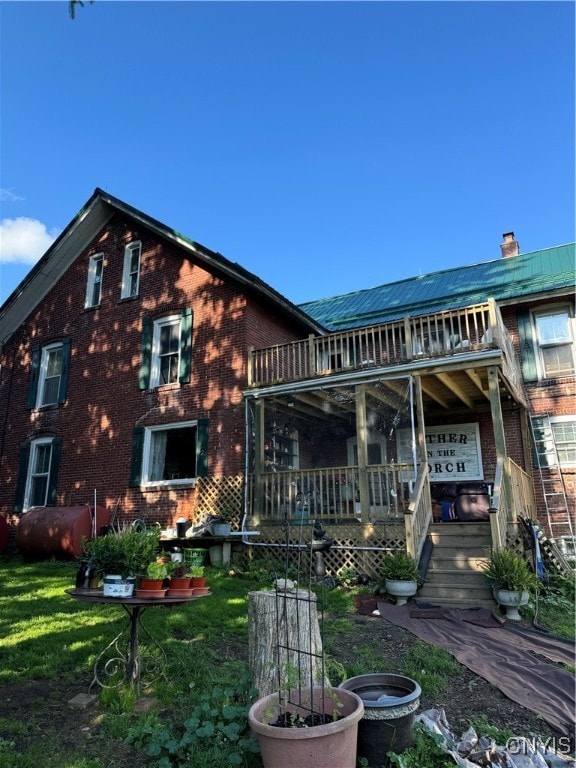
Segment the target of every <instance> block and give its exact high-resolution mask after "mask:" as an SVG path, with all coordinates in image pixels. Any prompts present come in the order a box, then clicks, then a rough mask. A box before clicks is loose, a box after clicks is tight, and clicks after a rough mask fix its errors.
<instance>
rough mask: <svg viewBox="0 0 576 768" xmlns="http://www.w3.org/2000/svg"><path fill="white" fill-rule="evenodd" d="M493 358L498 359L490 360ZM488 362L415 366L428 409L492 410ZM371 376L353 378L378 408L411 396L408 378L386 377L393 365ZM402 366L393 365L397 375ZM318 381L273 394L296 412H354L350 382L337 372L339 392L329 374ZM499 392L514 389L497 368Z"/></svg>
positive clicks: (509, 392) (330, 416)
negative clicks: (408, 390)
mask: <svg viewBox="0 0 576 768" xmlns="http://www.w3.org/2000/svg"><path fill="white" fill-rule="evenodd" d="M490 362H492V363H493V362H494V361H490ZM488 370H489V366H488V365H479V364H478V360H475V364H473V365H471V364H470V363H469V364H468V365H467V364H466V362H465V361H459V362H458V364H456V365H454V363H452V365H450V366H446V365H442V364H440V363H438V362H436V363H435V364H431V365H428V366H425V367H419V368H418V370H417V371H414V370H413V371H412V374H413V375H417V376H418V377H419V378H420V381H421V384H422V398H423V404H424V409H425V411H428V412H430V411H437V410H438V409H441V410H442V411H447V412H448V411H450V412H453V411H456V412H464V413H466V412H474V411H479V410H480V411H482V410H487V411H488V410H490V395H489V385H488ZM372 374H373V378H372V380H371V381H366V382H361V381H358V380H355V381H354V382H352V381H350V382H349V383H350V384H351V385H352V384H355V385H358V384H361V383H362V384H363V386H364V388H365V392H366V397H367V403H368V406H369V407H372V408H374V409H375V410H378V409H381V408H382V406H384V407H386V406H388V407H390V408H393V409H394V408H396V407H397V405H398V400H399V397H400V398H405V397H406V396H407V390H406V383H405V381H406V379H401V378H386V376H387V375H389V374H390V372H389V371H385V369H383V370H382V377H381V378H379V377H378V380H375V378H376V377H377V372H376V370H373V371H372ZM397 374H398V371H397V370H396V371H395V375H396V376H397ZM316 383H317V386H316V388H314V389H310V388H309V385H310V381H309V380H308V381H307V382H306V384H307V385H308V386H307V387H306V390H305V391H298V385H297V384H296V385H294V386H293V387H292V388H291V389H290V392H289V393H287V392H286V390H285V389H284V388H282V390H281V392H279V393H278V394H277V395H272V399H273V401H274V404H275V406H276V407H277V408H279V409H280V410H286V412H291V413H292V415H293V416H296V415H299V416H306V415H309V416H314V417H316V418H318V417H320V418H323V419H326V420H331V419H334V418H342V419H344V420H346V421H348V420H349V418H350V416H351V415H352V414H354V412H355V407H356V406H355V400H354V396H353V394H352V391H353V390H352V389H351V390H350V395H346V394H345V391H344V390H345V387H346V382H345V381H344V380H343V377H339V382H338V385H339V387H340V389H339V390H338V392H337V393H336V394H335V390H334V389H333V385H334V382H333V381H332V379H331V377H323V378H318V379H317V380H316ZM499 384H500V394H501V397H502V399H503V400H507V399H509V398H512V399H514V392H513V390H512V388H511V387H509V386H508V385H507V383H506V381H505V379H504V377H503V376H502V373H501V371H499Z"/></svg>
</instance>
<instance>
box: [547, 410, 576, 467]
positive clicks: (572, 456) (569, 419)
mask: <svg viewBox="0 0 576 768" xmlns="http://www.w3.org/2000/svg"><path fill="white" fill-rule="evenodd" d="M550 427H551V429H552V434H553V435H554V442H555V443H556V452H557V453H558V461H559V463H560V466H561V467H576V417H574V416H552V417H551V418H550Z"/></svg>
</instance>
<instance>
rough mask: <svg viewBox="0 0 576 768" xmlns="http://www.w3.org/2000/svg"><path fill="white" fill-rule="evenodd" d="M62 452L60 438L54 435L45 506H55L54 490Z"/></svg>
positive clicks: (56, 488)
mask: <svg viewBox="0 0 576 768" xmlns="http://www.w3.org/2000/svg"><path fill="white" fill-rule="evenodd" d="M61 454H62V440H61V439H60V438H59V437H55V438H54V440H52V457H51V461H50V476H49V477H48V495H47V497H46V506H47V507H54V506H56V492H57V491H58V471H59V470H60V456H61Z"/></svg>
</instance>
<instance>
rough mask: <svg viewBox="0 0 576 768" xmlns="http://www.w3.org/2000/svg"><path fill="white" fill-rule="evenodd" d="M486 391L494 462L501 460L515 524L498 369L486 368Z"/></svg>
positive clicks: (503, 477) (507, 496) (509, 512)
mask: <svg viewBox="0 0 576 768" xmlns="http://www.w3.org/2000/svg"><path fill="white" fill-rule="evenodd" d="M488 389H489V393H490V410H491V412H492V428H493V431H494V446H495V448H496V461H498V459H502V461H503V463H504V471H503V473H502V482H503V483H504V490H505V496H504V498H506V499H509V505H510V509H509V510H508V514H509V515H510V517H509V520H510V521H511V522H513V523H515V522H516V505H515V501H514V496H513V493H512V484H511V482H510V477H509V475H508V472H507V471H506V435H505V434H504V419H503V417H502V403H501V402H500V385H499V382H498V368H496V366H490V368H488Z"/></svg>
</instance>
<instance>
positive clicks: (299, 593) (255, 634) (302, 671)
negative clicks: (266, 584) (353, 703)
mask: <svg viewBox="0 0 576 768" xmlns="http://www.w3.org/2000/svg"><path fill="white" fill-rule="evenodd" d="M248 661H249V665H250V672H251V675H252V683H253V685H254V688H256V689H258V691H259V694H260V696H261V697H262V696H267V695H268V694H270V693H274V692H275V691H280V690H284V691H285V690H287V689H289V688H297V687H299V686H300V685H302V686H304V687H306V688H309V687H312V685H321V684H322V683H325V684H326V685H329V683H328V681H327V680H326V678H325V675H324V674H323V672H324V667H323V664H322V638H321V635H320V627H319V625H318V615H317V610H316V596H315V595H314V594H313V593H311V592H307V591H305V590H296V591H293V592H277V591H276V590H270V591H268V592H250V593H249V594H248Z"/></svg>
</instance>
